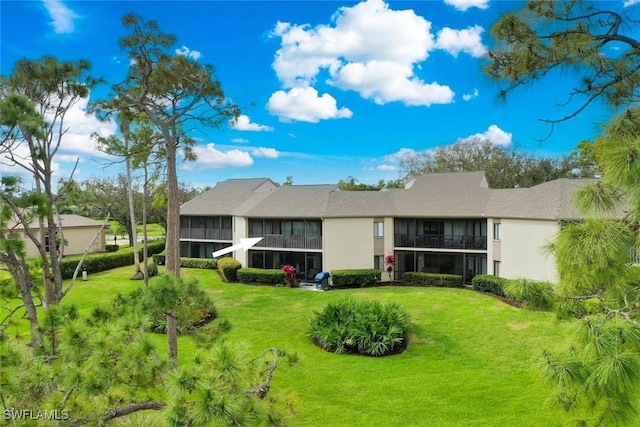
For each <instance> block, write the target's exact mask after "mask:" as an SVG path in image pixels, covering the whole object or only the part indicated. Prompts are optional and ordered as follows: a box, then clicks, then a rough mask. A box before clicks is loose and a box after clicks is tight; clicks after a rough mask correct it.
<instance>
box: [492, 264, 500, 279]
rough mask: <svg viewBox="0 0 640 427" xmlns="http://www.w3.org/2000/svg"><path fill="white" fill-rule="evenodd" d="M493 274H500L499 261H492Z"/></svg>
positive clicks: (497, 275)
mask: <svg viewBox="0 0 640 427" xmlns="http://www.w3.org/2000/svg"><path fill="white" fill-rule="evenodd" d="M493 275H494V276H496V277H499V276H500V261H493Z"/></svg>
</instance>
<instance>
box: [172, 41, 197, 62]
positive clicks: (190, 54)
mask: <svg viewBox="0 0 640 427" xmlns="http://www.w3.org/2000/svg"><path fill="white" fill-rule="evenodd" d="M176 55H183V56H186V57H187V58H189V59H193V60H194V61H197V60H198V59H200V57H201V56H202V53H200V52H199V51H197V50H191V49H189V48H188V47H187V46H184V45H183V46H182V47H181V48H180V49H176Z"/></svg>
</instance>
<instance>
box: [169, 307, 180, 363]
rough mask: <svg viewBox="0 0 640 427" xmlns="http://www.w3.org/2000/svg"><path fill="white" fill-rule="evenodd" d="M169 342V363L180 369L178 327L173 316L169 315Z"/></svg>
mask: <svg viewBox="0 0 640 427" xmlns="http://www.w3.org/2000/svg"><path fill="white" fill-rule="evenodd" d="M167 342H168V344H169V363H170V364H171V365H172V366H173V367H174V368H177V367H178V327H177V325H176V318H175V316H174V315H173V314H167Z"/></svg>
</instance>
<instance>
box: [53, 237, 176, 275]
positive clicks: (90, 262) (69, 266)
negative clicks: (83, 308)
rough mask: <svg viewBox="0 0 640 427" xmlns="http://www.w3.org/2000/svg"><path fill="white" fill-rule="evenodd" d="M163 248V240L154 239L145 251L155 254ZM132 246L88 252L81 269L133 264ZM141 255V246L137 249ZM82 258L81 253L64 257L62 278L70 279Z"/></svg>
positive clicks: (89, 270)
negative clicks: (117, 249) (113, 250)
mask: <svg viewBox="0 0 640 427" xmlns="http://www.w3.org/2000/svg"><path fill="white" fill-rule="evenodd" d="M163 250H164V240H154V241H152V242H149V243H148V245H147V253H148V254H149V255H153V254H157V253H159V252H162V251H163ZM133 252H134V250H133V248H125V249H122V250H119V251H118V252H103V253H94V254H89V255H87V257H86V258H85V260H84V262H83V263H82V269H81V270H84V271H86V272H87V273H89V274H91V273H99V272H101V271H107V270H111V269H114V268H117V267H124V266H127V265H133V263H134V260H133ZM139 252H140V257H142V248H140V250H139ZM81 258H82V256H81V255H73V256H69V257H65V258H63V259H62V261H61V262H60V272H61V273H62V278H63V279H71V278H72V277H73V273H74V271H75V269H76V266H77V265H78V262H79V261H80V259H81Z"/></svg>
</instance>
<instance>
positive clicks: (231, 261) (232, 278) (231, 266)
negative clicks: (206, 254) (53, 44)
mask: <svg viewBox="0 0 640 427" xmlns="http://www.w3.org/2000/svg"><path fill="white" fill-rule="evenodd" d="M241 268H242V264H240V261H238V260H237V259H235V258H231V257H224V258H220V259H219V260H218V271H219V272H220V274H221V275H222V279H223V280H224V281H225V282H237V281H238V274H237V273H238V270H240V269H241Z"/></svg>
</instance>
